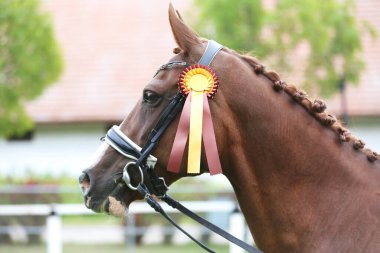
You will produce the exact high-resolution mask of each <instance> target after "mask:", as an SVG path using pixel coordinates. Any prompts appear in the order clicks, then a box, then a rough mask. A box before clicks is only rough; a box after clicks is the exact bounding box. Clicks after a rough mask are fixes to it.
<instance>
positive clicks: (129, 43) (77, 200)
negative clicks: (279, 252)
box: [0, 0, 380, 253]
mask: <svg viewBox="0 0 380 253" xmlns="http://www.w3.org/2000/svg"><path fill="white" fill-rule="evenodd" d="M172 2H173V4H174V6H175V8H177V9H178V10H179V11H180V12H181V14H182V16H183V17H184V19H185V21H186V23H187V24H188V25H190V26H192V27H193V28H194V29H195V30H196V31H197V32H198V33H199V34H200V35H201V36H204V37H207V38H211V39H215V40H217V41H219V42H220V43H222V44H224V45H226V46H228V47H231V48H233V49H236V50H237V51H239V52H242V53H251V54H252V55H255V56H256V57H257V58H258V59H259V60H260V61H261V62H262V63H263V64H264V65H266V66H267V67H268V68H270V69H274V70H276V71H278V72H279V74H280V76H281V77H282V79H283V80H285V81H287V82H289V83H294V84H296V85H297V86H299V87H301V88H302V89H304V90H306V91H307V92H308V94H309V96H310V97H311V98H314V97H315V98H322V99H324V100H325V101H326V103H327V108H328V111H329V112H330V113H332V114H335V115H337V116H338V118H339V119H340V120H342V121H343V122H344V123H345V124H346V125H347V127H348V128H349V129H350V130H351V131H352V132H353V133H354V134H355V135H356V136H358V137H360V138H361V139H362V140H363V141H364V142H365V143H366V144H367V146H369V147H370V148H372V149H373V150H375V151H380V99H379V95H380V74H379V70H380V40H379V39H378V38H377V37H378V33H379V27H380V2H379V1H378V0H358V1H353V0H326V1H319V0H307V1H305V0H302V1H301V0H239V1H227V0H174V1H172ZM168 3H169V1H154V0H147V1H129V0H108V1H105V0H0V252H1V253H2V252H4V253H5V252H44V251H45V252H46V251H47V250H52V249H54V247H55V248H57V245H58V246H59V245H63V246H62V248H61V250H63V252H73V253H76V252H81V251H83V250H89V251H92V252H94V253H100V252H152V251H154V252H178V251H179V250H181V252H197V251H200V249H198V248H197V246H195V245H194V244H192V243H190V242H189V241H188V240H187V239H186V238H185V237H183V236H182V235H180V234H179V232H177V231H175V230H174V228H172V227H170V225H168V224H167V223H166V222H165V221H163V220H162V219H161V218H160V217H159V216H158V215H157V214H149V213H141V212H142V211H141V210H140V209H139V208H140V206H139V203H137V204H132V207H131V208H132V209H133V206H134V205H136V208H135V212H134V213H132V214H130V215H129V216H126V217H124V218H113V217H109V216H106V215H104V214H93V213H91V212H90V211H87V210H86V209H85V207H84V205H83V204H82V195H81V193H80V190H79V187H78V183H77V177H78V176H79V174H80V172H81V171H82V170H83V169H84V166H85V164H86V162H87V160H88V159H89V158H90V157H91V155H92V154H93V152H94V151H95V150H96V148H97V147H98V146H99V144H100V138H101V137H102V136H104V134H105V132H106V131H107V130H108V128H109V127H110V126H112V125H113V124H119V123H120V121H121V120H123V118H124V117H125V116H126V115H127V114H128V112H129V111H130V110H131V109H132V107H133V105H134V104H135V103H136V102H137V100H138V98H139V96H140V95H141V93H142V89H143V87H144V86H145V84H146V83H147V82H148V81H149V80H150V78H151V77H152V75H153V74H154V73H155V71H156V69H157V68H158V67H159V66H160V65H161V64H163V63H165V62H167V61H168V60H169V59H170V58H171V55H172V53H171V52H172V49H173V48H174V47H175V42H174V39H173V36H172V34H171V30H170V26H169V22H168V16H167V10H168ZM200 184H201V185H202V187H199V185H200ZM170 193H171V195H172V196H173V197H176V198H178V200H183V201H190V200H191V201H210V200H213V201H226V202H220V203H222V205H224V206H226V205H227V206H229V207H231V208H230V210H229V209H228V208H224V209H223V208H222V209H223V210H222V211H220V210H219V211H218V208H217V207H215V208H214V209H210V210H201V211H202V215H204V216H205V217H207V218H208V219H209V220H210V221H213V222H215V223H217V224H219V225H221V226H222V227H223V228H225V229H231V228H232V227H233V226H231V225H232V224H230V223H231V213H232V211H233V209H234V208H235V206H236V200H235V197H234V195H233V191H232V189H231V187H230V185H229V183H228V181H227V180H226V179H225V178H224V177H223V176H217V177H209V176H208V175H205V176H202V177H199V178H191V179H183V180H180V181H179V182H177V183H176V184H174V185H173V186H172V187H171V189H170ZM201 203H203V202H201ZM204 203H206V202H204ZM226 203H227V204H226ZM140 204H143V203H140ZM190 204H191V203H190ZM227 209H228V210H227ZM138 210H140V211H138ZM226 210H227V211H226ZM52 214H56V215H52ZM173 216H174V218H175V219H176V220H177V221H178V222H179V223H180V224H181V225H183V226H184V227H185V228H186V229H188V230H189V231H191V232H192V233H193V234H194V235H195V236H196V237H197V238H201V239H202V240H204V241H206V242H208V243H211V245H213V247H214V248H215V249H216V251H217V252H229V251H230V250H231V249H230V247H229V246H228V244H227V243H226V242H225V241H223V240H221V239H220V238H218V237H216V236H213V235H210V234H208V233H207V232H206V231H205V230H204V229H202V228H201V227H199V226H197V225H196V224H194V223H192V222H191V221H190V220H187V219H186V218H184V217H182V216H179V215H178V214H173ZM57 218H58V219H57ZM238 233H241V236H242V237H243V238H245V239H246V240H247V241H248V242H251V240H250V239H249V238H250V236H249V232H248V231H247V229H246V228H245V227H242V228H241V229H240V230H239V231H238ZM52 234H56V235H58V237H56V238H54V237H53V238H51V235H52ZM51 243H52V244H53V245H51ZM173 244H175V246H172V245H173ZM58 248H59V247H58ZM49 252H52V251H49ZM56 252H57V251H56ZM58 252H59V251H58Z"/></svg>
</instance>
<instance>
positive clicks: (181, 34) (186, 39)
mask: <svg viewBox="0 0 380 253" xmlns="http://www.w3.org/2000/svg"><path fill="white" fill-rule="evenodd" d="M169 22H170V26H171V28H172V32H173V36H174V39H175V41H176V42H177V45H178V46H179V48H181V49H182V50H183V51H184V52H187V53H188V52H190V51H191V48H193V47H194V46H197V45H201V43H202V42H201V40H200V39H199V36H198V35H197V34H196V33H195V32H194V31H193V30H191V29H190V28H189V27H188V26H187V25H186V24H185V23H184V22H183V20H182V17H181V15H180V14H179V12H177V11H176V10H175V9H174V7H173V5H172V3H170V4H169Z"/></svg>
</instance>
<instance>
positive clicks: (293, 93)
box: [173, 47, 380, 162]
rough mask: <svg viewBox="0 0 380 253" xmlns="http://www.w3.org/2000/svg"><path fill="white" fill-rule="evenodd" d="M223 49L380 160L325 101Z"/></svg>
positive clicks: (249, 58) (342, 138) (343, 139)
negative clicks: (329, 109)
mask: <svg viewBox="0 0 380 253" xmlns="http://www.w3.org/2000/svg"><path fill="white" fill-rule="evenodd" d="M223 50H225V51H228V52H230V53H232V54H234V55H236V56H237V57H239V58H240V59H242V60H243V61H245V62H246V63H248V64H249V65H250V66H251V67H252V69H253V71H254V72H255V73H256V74H257V75H263V76H265V77H266V78H268V79H269V80H270V81H271V82H272V83H273V89H274V90H275V91H276V92H281V91H284V92H285V93H286V94H288V95H289V96H290V97H291V98H293V100H294V101H296V102H297V103H298V104H299V105H301V106H302V107H303V108H304V109H305V110H306V111H307V112H308V113H309V114H310V115H311V116H313V117H314V118H315V119H317V120H318V121H319V122H320V123H321V124H322V125H324V126H326V127H329V128H330V129H332V130H333V131H334V132H335V133H336V134H337V135H338V138H339V141H340V142H341V143H343V142H347V143H350V144H351V145H352V147H353V148H354V149H355V150H357V151H362V152H363V153H364V154H365V155H366V156H367V159H368V161H370V162H375V161H377V160H380V154H378V153H377V152H375V151H372V150H371V149H368V148H364V146H365V143H364V142H363V141H362V140H360V139H358V138H357V137H356V136H354V135H353V134H352V133H351V132H350V131H349V130H348V129H347V128H345V127H344V126H343V125H342V122H340V121H339V120H337V118H336V117H335V116H334V115H332V114H329V113H326V112H325V110H326V108H327V106H326V104H325V102H324V101H322V100H320V99H315V100H314V101H311V100H310V99H309V98H308V95H307V93H306V92H305V91H303V90H301V89H298V88H297V87H296V86H295V85H293V84H288V83H286V82H285V81H283V80H281V78H280V76H279V75H278V74H277V73H276V72H274V71H268V70H266V68H265V66H264V65H262V64H260V63H259V62H258V61H257V59H255V58H254V57H252V56H250V55H241V54H239V53H237V52H235V51H234V50H231V49H229V48H226V47H224V48H223ZM180 52H181V49H179V48H174V49H173V53H174V54H178V53H180Z"/></svg>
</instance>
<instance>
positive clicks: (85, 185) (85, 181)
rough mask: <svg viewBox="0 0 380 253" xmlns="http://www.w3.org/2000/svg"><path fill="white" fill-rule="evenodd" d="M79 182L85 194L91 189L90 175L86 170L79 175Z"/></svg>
mask: <svg viewBox="0 0 380 253" xmlns="http://www.w3.org/2000/svg"><path fill="white" fill-rule="evenodd" d="M79 184H80V186H81V189H82V193H83V195H86V194H87V193H88V191H89V190H90V186H91V183H90V177H89V176H88V174H87V173H86V172H83V173H82V174H81V175H80V176H79Z"/></svg>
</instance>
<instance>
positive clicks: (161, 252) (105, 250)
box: [0, 243, 229, 253]
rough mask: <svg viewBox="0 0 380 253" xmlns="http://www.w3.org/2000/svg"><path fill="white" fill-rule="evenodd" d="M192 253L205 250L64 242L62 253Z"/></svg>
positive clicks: (27, 251) (38, 252) (24, 251)
mask: <svg viewBox="0 0 380 253" xmlns="http://www.w3.org/2000/svg"><path fill="white" fill-rule="evenodd" d="M211 249H212V250H214V251H215V252H218V253H220V252H221V253H223V252H228V251H229V246H228V245H227V244H225V245H211ZM43 252H46V245H44V244H38V245H22V244H19V245H11V246H10V245H0V253H43ZM84 252H91V253H178V252H181V253H194V252H205V251H204V250H202V249H201V248H200V247H199V246H197V245H196V244H194V243H191V244H186V245H162V244H159V245H144V246H138V247H136V250H133V249H128V248H127V246H126V245H125V244H103V245H97V244H92V245H88V244H65V245H63V252H62V253H84Z"/></svg>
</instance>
